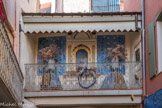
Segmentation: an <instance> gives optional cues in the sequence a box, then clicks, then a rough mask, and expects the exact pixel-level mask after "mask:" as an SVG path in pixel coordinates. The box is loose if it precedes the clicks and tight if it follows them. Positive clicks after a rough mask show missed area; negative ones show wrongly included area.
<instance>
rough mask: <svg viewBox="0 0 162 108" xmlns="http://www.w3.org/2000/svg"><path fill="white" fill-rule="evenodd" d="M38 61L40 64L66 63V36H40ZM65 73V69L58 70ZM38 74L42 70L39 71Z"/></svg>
mask: <svg viewBox="0 0 162 108" xmlns="http://www.w3.org/2000/svg"><path fill="white" fill-rule="evenodd" d="M37 62H38V64H52V63H66V37H65V36H59V37H42V38H39V40H38V58H37ZM49 68H50V67H49ZM63 73H65V70H64V69H62V70H61V71H59V72H58V74H63ZM38 74H41V72H40V71H38Z"/></svg>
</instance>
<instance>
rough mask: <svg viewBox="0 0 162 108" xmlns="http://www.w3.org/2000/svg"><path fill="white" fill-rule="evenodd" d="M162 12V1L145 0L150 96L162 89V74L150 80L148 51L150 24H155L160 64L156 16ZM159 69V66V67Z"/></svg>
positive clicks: (147, 73)
mask: <svg viewBox="0 0 162 108" xmlns="http://www.w3.org/2000/svg"><path fill="white" fill-rule="evenodd" d="M161 10H162V0H158V1H153V0H145V27H146V81H147V82H146V93H147V95H150V94H152V93H154V92H156V91H157V90H159V89H160V88H161V87H162V72H161V73H157V75H156V76H155V77H154V78H152V79H150V76H149V55H148V53H149V50H148V30H147V29H148V24H149V23H151V22H154V23H155V41H156V64H158V60H159V59H158V47H157V22H156V21H155V18H156V16H157V15H158V13H160V11H161ZM160 48H161V47H160ZM157 69H158V65H157Z"/></svg>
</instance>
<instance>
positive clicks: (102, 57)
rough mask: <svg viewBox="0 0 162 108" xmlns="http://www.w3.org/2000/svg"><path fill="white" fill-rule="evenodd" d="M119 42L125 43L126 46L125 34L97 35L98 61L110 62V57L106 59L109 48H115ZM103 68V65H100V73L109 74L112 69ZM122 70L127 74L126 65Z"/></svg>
mask: <svg viewBox="0 0 162 108" xmlns="http://www.w3.org/2000/svg"><path fill="white" fill-rule="evenodd" d="M117 44H120V45H124V46H125V36H124V35H104V36H103V35H102V36H97V62H98V63H103V62H110V61H109V60H108V59H106V57H107V55H108V53H109V51H108V50H107V48H114V47H115V46H116V45H117ZM120 62H122V61H120ZM104 68H105V69H101V67H99V66H98V73H99V74H107V73H108V72H110V70H107V69H106V67H104ZM121 72H122V73H123V74H125V67H124V66H123V68H122V69H121Z"/></svg>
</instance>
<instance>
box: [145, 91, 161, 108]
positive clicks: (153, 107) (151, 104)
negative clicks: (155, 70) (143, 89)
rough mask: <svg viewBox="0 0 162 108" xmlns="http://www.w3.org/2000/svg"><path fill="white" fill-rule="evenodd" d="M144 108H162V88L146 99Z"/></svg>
mask: <svg viewBox="0 0 162 108" xmlns="http://www.w3.org/2000/svg"><path fill="white" fill-rule="evenodd" d="M144 108H162V89H160V90H159V91H157V92H156V93H154V94H152V95H151V96H149V97H147V98H146V99H145V100H144Z"/></svg>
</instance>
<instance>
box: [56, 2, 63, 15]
mask: <svg viewBox="0 0 162 108" xmlns="http://www.w3.org/2000/svg"><path fill="white" fill-rule="evenodd" d="M56 2H57V4H56V5H57V6H56V12H58V13H61V12H63V0H57V1H56Z"/></svg>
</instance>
